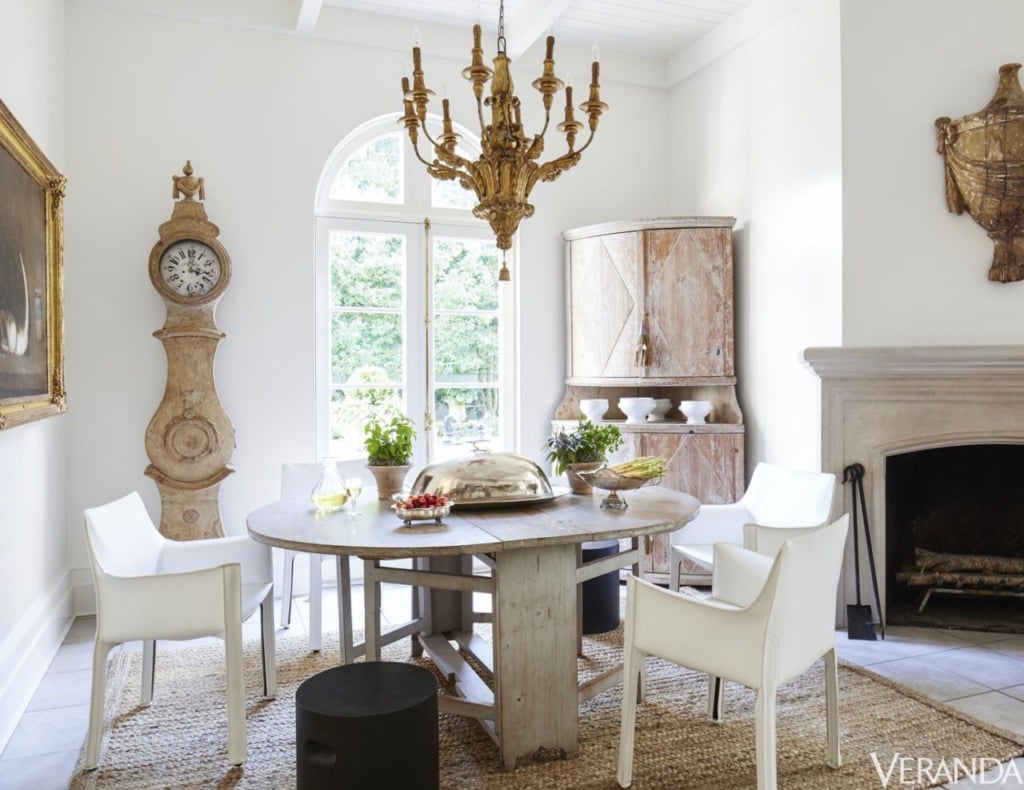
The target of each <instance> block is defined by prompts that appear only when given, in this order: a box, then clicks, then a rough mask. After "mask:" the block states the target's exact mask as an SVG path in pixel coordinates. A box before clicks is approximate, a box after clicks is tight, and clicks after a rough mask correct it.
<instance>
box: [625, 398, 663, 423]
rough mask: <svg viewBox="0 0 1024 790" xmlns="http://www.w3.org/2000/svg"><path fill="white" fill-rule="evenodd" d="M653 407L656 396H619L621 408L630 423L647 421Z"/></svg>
mask: <svg viewBox="0 0 1024 790" xmlns="http://www.w3.org/2000/svg"><path fill="white" fill-rule="evenodd" d="M653 408H654V398H619V409H620V410H621V411H622V413H623V414H625V415H626V422H627V423H630V424H634V425H635V424H636V423H639V422H647V415H648V414H650V413H651V410H652V409H653Z"/></svg>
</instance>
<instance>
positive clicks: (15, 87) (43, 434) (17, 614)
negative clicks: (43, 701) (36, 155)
mask: <svg viewBox="0 0 1024 790" xmlns="http://www.w3.org/2000/svg"><path fill="white" fill-rule="evenodd" d="M0 99H2V100H3V102H4V104H6V105H7V107H8V109H9V110H10V111H11V112H12V113H13V114H14V116H15V117H16V118H17V119H18V121H19V123H21V125H22V126H24V127H25V129H26V131H28V133H29V134H30V135H31V136H32V139H33V140H35V142H36V144H37V145H38V146H39V147H40V148H41V149H42V151H43V153H45V154H46V156H47V158H48V159H49V160H50V161H51V162H53V164H54V165H55V166H56V167H57V168H58V169H59V170H62V169H63V168H64V164H65V156H64V3H63V0H0ZM69 263H70V262H69ZM69 392H70V396H69V399H70V402H71V403H72V404H73V403H74V397H75V396H74V385H73V383H70V382H69ZM66 425H67V417H66V416H61V417H52V418H49V419H46V420H43V421H39V422H33V423H28V424H26V425H21V426H17V427H14V428H8V429H5V430H3V431H0V557H2V558H3V559H4V568H3V572H2V573H0V749H2V748H3V745H4V743H5V742H6V741H7V738H8V737H9V735H10V732H11V730H12V729H13V726H14V724H15V723H16V722H17V719H18V716H20V715H21V711H22V710H23V709H24V706H25V704H27V702H28V698H29V696H31V694H32V692H33V690H34V689H35V684H36V682H37V681H38V679H39V677H40V676H41V675H42V673H43V672H44V671H45V669H46V664H47V663H49V657H50V655H51V654H52V651H53V649H55V645H58V644H60V640H61V639H62V638H63V635H64V631H65V629H66V627H67V625H68V622H69V621H68V615H69V614H70V596H69V589H68V586H67V578H66V571H67V562H66V541H67V530H66V527H65V523H64V515H65V508H64V501H65V497H64V444H65V428H66Z"/></svg>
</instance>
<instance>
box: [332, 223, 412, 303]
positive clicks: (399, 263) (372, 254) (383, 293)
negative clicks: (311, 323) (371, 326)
mask: <svg viewBox="0 0 1024 790" xmlns="http://www.w3.org/2000/svg"><path fill="white" fill-rule="evenodd" d="M329 244H330V262H331V304H332V305H333V306H334V307H387V308H392V309H401V307H402V279H403V277H404V272H405V237H404V236H402V235H397V234H396V235H391V234H385V233H344V232H342V231H331V233H330V241H329Z"/></svg>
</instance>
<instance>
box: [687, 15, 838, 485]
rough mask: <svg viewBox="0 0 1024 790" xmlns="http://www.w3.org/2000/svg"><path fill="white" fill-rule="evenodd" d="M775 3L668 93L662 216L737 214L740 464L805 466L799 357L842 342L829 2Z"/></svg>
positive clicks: (803, 380) (805, 386)
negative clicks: (766, 16) (773, 15)
mask: <svg viewBox="0 0 1024 790" xmlns="http://www.w3.org/2000/svg"><path fill="white" fill-rule="evenodd" d="M761 5H762V6H763V5H764V4H761ZM789 5H790V6H794V5H795V6H796V10H795V11H793V12H792V13H788V14H787V15H785V16H784V17H783V18H781V19H776V21H775V23H774V24H773V25H771V26H770V27H768V28H767V29H766V30H763V31H762V32H760V33H759V34H758V35H756V36H754V37H753V38H746V39H744V40H742V41H740V42H739V43H738V44H736V43H735V42H729V41H728V39H727V38H723V40H722V42H721V54H720V55H719V56H718V57H710V58H708V59H707V60H709V61H710V62H708V64H707V65H705V66H703V67H701V68H697V70H695V71H693V72H692V73H690V74H688V75H686V76H685V77H684V78H683V80H682V81H681V82H680V83H678V84H677V85H676V86H675V87H674V88H673V89H672V91H671V113H670V116H669V125H670V127H671V129H672V130H673V139H672V151H673V157H672V160H671V179H670V183H671V205H672V209H671V210H672V212H673V213H679V214H711V215H729V216H735V217H736V218H737V223H736V232H735V235H734V241H735V258H734V265H735V301H736V310H735V316H736V359H737V377H738V379H739V383H738V387H737V389H738V393H739V398H740V405H741V407H742V409H743V414H744V420H745V422H746V424H747V445H746V458H747V467H748V469H749V468H751V467H752V466H753V464H754V463H755V462H756V461H759V460H768V461H772V462H775V463H781V464H787V465H792V466H795V467H799V468H806V469H816V468H818V465H819V464H820V451H819V447H820V443H819V433H820V431H819V419H818V410H819V404H818V400H819V396H818V392H819V390H818V383H817V379H816V378H815V376H814V375H813V374H812V373H810V372H809V370H808V369H807V368H806V367H805V366H804V365H803V364H802V363H801V361H800V360H801V356H800V355H801V352H802V351H803V349H804V348H806V347H808V346H816V345H839V344H840V343H841V340H842V338H841V334H840V332H841V313H842V302H841V300H842V293H841V274H842V258H841V239H842V237H843V228H842V226H841V212H842V205H841V186H842V173H841V139H840V119H839V114H840V98H839V88H840V59H839V49H838V42H839V29H838V27H839V9H838V0H813V2H808V3H806V4H803V5H802V6H801V5H800V4H799V3H796V4H793V3H790V4H789ZM757 6H758V4H755V6H754V7H752V8H751V9H750V10H751V12H757V11H758V10H759V8H758V7H757ZM737 21H738V22H742V21H743V18H742V17H740V18H739V19H738V20H737ZM737 29H743V30H746V28H744V27H743V26H742V25H737ZM726 32H727V31H726ZM698 66H699V64H698Z"/></svg>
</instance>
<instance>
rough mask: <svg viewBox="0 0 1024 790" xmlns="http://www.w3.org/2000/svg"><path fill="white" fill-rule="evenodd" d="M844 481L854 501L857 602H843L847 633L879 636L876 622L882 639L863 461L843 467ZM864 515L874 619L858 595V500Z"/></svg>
mask: <svg viewBox="0 0 1024 790" xmlns="http://www.w3.org/2000/svg"><path fill="white" fill-rule="evenodd" d="M843 483H849V484H850V496H851V499H852V502H853V505H852V510H853V570H854V578H855V579H856V585H857V603H855V604H847V606H846V633H847V636H848V637H849V638H850V639H867V640H871V641H874V640H876V639H877V638H878V636H877V635H876V633H875V626H876V625H877V626H880V627H881V634H882V639H885V622H884V621H883V620H882V617H881V613H882V605H881V603H880V602H879V598H878V576H877V575H876V573H875V552H874V550H873V549H872V547H871V526H870V525H869V524H868V506H867V502H866V500H865V499H864V465H863V464H850V465H849V466H847V467H846V468H845V469H843ZM858 500H859V501H860V511H861V514H862V515H863V517H864V544H865V547H866V548H867V551H868V570H869V571H871V587H872V589H873V590H874V593H875V609H877V610H878V613H879V617H878V620H875V619H874V618H873V617H872V614H871V606H870V605H868V604H865V603H862V602H861V597H860V540H859V538H858V536H857V533H858V529H857V526H858V524H857V502H858Z"/></svg>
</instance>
